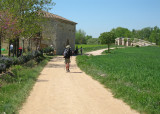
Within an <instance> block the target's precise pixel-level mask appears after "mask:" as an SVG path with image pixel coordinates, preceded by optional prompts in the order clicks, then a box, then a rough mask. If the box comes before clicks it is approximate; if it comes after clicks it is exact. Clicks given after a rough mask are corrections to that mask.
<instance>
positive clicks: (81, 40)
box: [75, 29, 86, 44]
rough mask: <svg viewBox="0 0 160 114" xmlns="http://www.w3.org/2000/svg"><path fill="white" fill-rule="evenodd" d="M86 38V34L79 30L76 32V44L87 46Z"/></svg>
mask: <svg viewBox="0 0 160 114" xmlns="http://www.w3.org/2000/svg"><path fill="white" fill-rule="evenodd" d="M85 36H86V33H85V32H84V31H83V30H81V29H79V30H77V31H76V41H75V42H76V44H86V40H85Z"/></svg>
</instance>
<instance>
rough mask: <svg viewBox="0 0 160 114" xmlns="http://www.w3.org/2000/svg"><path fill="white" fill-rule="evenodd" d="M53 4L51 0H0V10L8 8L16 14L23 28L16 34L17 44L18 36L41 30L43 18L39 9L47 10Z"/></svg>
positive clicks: (26, 35)
mask: <svg viewBox="0 0 160 114" xmlns="http://www.w3.org/2000/svg"><path fill="white" fill-rule="evenodd" d="M53 4H54V3H53V2H52V0H0V5H1V7H0V10H3V11H5V10H8V11H9V12H10V13H12V14H13V15H14V16H16V17H17V20H18V22H19V25H20V27H21V30H23V32H22V33H21V35H19V36H17V44H19V42H18V41H19V38H22V37H24V38H28V37H30V36H34V35H36V34H37V33H38V32H41V26H40V24H41V22H42V21H43V18H42V15H40V13H39V11H41V10H48V9H50V8H51V7H52V6H53ZM49 6H50V7H49ZM18 47H19V46H17V48H18ZM17 51H18V49H17ZM17 53H18V52H17Z"/></svg>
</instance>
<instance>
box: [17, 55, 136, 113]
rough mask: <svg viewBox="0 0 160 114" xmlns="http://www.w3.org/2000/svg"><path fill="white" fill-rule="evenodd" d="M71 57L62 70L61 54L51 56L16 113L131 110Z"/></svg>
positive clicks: (131, 111)
mask: <svg viewBox="0 0 160 114" xmlns="http://www.w3.org/2000/svg"><path fill="white" fill-rule="evenodd" d="M75 59H76V57H75V56H73V57H72V58H71V61H72V62H71V68H70V70H71V72H70V73H66V71H65V64H64V58H63V57H62V56H58V57H55V58H53V59H52V60H51V61H50V62H49V63H48V65H47V66H46V67H45V68H44V69H43V71H42V72H41V74H40V76H39V78H38V79H37V82H36V84H35V86H34V87H33V90H32V91H31V93H30V96H29V97H28V99H27V101H26V103H24V105H23V107H22V109H21V110H20V111H19V113H20V114H132V113H133V114H134V113H137V112H136V111H134V110H132V109H131V108H130V107H129V106H128V105H126V104H125V103H124V102H123V101H121V100H118V99H116V98H113V95H112V93H111V92H110V91H109V90H108V89H106V88H104V87H103V86H102V85H101V84H100V83H99V82H97V81H95V80H93V79H92V78H91V77H90V76H88V75H86V74H85V73H84V72H82V71H81V70H80V69H79V68H78V67H77V65H76V60H75Z"/></svg>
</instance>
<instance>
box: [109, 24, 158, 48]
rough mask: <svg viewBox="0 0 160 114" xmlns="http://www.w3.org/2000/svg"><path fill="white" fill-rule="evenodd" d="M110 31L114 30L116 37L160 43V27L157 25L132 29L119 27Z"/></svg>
mask: <svg viewBox="0 0 160 114" xmlns="http://www.w3.org/2000/svg"><path fill="white" fill-rule="evenodd" d="M110 32H113V33H114V34H115V37H124V38H138V39H143V40H147V41H150V42H154V43H156V45H160V28H159V27H157V26H155V27H146V28H143V29H141V30H135V29H133V30H132V31H130V30H129V29H127V28H122V27H117V28H116V29H112V30H111V31H110Z"/></svg>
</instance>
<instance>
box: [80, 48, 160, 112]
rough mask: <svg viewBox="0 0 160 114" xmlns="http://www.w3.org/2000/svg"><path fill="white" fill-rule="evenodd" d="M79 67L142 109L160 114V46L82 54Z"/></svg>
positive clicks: (119, 96)
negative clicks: (98, 53) (108, 52)
mask: <svg viewBox="0 0 160 114" xmlns="http://www.w3.org/2000/svg"><path fill="white" fill-rule="evenodd" d="M77 63H78V66H79V67H80V68H81V69H82V70H83V71H85V72H86V73H88V74H90V75H91V76H92V77H93V78H95V79H97V80H98V81H100V82H101V83H102V84H104V85H105V86H106V87H107V88H110V89H111V90H112V93H113V94H114V96H115V97H117V98H120V99H123V100H124V101H125V102H126V103H128V104H129V105H130V106H131V107H132V108H134V109H136V110H138V111H139V112H142V113H143V112H145V113H149V114H150V113H153V114H158V113H160V48H159V47H140V48H136V47H134V48H124V49H115V50H113V51H112V53H111V54H107V55H101V56H85V55H84V56H78V57H77Z"/></svg>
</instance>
